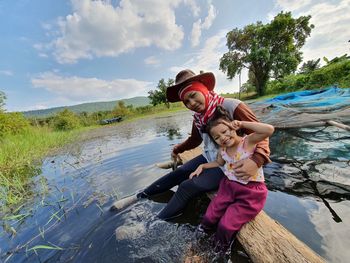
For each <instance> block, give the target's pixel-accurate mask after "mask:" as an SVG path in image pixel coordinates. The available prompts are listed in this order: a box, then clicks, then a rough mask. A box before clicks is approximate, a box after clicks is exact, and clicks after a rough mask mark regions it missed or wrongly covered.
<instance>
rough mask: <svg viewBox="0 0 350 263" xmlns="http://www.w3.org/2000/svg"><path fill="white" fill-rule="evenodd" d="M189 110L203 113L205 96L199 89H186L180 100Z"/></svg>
mask: <svg viewBox="0 0 350 263" xmlns="http://www.w3.org/2000/svg"><path fill="white" fill-rule="evenodd" d="M182 102H183V103H184V104H185V106H186V108H188V109H189V110H192V111H195V112H199V113H203V112H205V110H206V108H205V97H204V95H203V94H202V93H201V92H199V91H188V92H186V93H185V95H184V99H183V101H182Z"/></svg>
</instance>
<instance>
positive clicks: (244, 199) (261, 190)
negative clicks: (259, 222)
mask: <svg viewBox="0 0 350 263" xmlns="http://www.w3.org/2000/svg"><path fill="white" fill-rule="evenodd" d="M266 197H267V188H266V185H265V183H263V182H249V183H248V184H246V185H243V184H240V183H237V182H235V181H230V180H229V179H227V178H226V177H225V178H223V179H222V180H221V182H220V186H219V190H218V193H217V195H216V196H215V198H214V199H213V200H212V201H211V202H210V204H209V206H208V208H207V211H206V213H205V215H204V217H203V219H202V222H201V225H202V227H203V228H204V229H205V230H211V229H214V228H215V226H216V227H217V229H216V235H215V238H216V241H217V245H219V246H220V247H221V249H223V250H226V249H227V248H228V247H229V245H230V243H231V240H232V239H233V237H234V236H235V234H236V233H237V232H238V231H239V230H240V229H241V227H242V226H243V225H244V224H245V223H247V222H249V221H250V220H252V219H253V218H254V217H255V216H256V215H257V214H258V213H259V212H260V211H261V210H262V209H263V207H264V205H265V201H266Z"/></svg>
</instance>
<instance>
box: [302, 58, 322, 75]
mask: <svg viewBox="0 0 350 263" xmlns="http://www.w3.org/2000/svg"><path fill="white" fill-rule="evenodd" d="M320 60H321V59H320V58H319V59H316V60H308V61H306V62H304V63H303V65H302V66H301V67H300V70H299V73H301V74H308V73H311V72H312V71H314V70H316V69H318V68H320Z"/></svg>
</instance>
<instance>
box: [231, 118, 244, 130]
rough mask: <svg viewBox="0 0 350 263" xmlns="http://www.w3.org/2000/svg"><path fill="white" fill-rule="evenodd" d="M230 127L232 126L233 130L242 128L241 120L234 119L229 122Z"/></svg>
mask: <svg viewBox="0 0 350 263" xmlns="http://www.w3.org/2000/svg"><path fill="white" fill-rule="evenodd" d="M231 127H232V129H233V130H235V131H237V130H239V129H240V128H242V122H241V121H237V120H234V121H232V122H231Z"/></svg>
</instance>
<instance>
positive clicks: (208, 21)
mask: <svg viewBox="0 0 350 263" xmlns="http://www.w3.org/2000/svg"><path fill="white" fill-rule="evenodd" d="M216 15H217V12H216V10H215V7H214V6H213V5H212V4H210V5H209V10H208V15H207V17H206V18H205V19H204V22H203V23H202V20H201V19H198V20H197V21H196V22H194V23H193V26H192V32H191V45H192V47H196V46H198V44H199V42H200V37H201V35H202V30H203V29H207V30H208V29H209V28H210V27H211V26H212V24H213V22H214V20H215V17H216Z"/></svg>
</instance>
